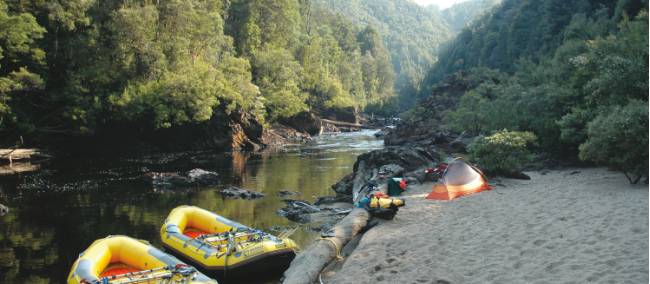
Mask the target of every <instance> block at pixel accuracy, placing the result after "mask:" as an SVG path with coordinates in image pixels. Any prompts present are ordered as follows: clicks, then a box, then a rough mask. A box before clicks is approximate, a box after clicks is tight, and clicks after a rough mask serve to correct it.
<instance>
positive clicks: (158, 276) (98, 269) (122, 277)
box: [68, 236, 218, 284]
mask: <svg viewBox="0 0 650 284" xmlns="http://www.w3.org/2000/svg"><path fill="white" fill-rule="evenodd" d="M170 280H173V281H170ZM81 283H83V284H127V283H139V284H141V283H148V284H154V283H156V284H158V283H188V284H218V283H217V281H215V280H212V279H210V278H208V277H207V276H205V275H203V274H201V273H200V272H198V271H197V270H196V269H194V268H193V267H191V266H188V265H187V264H185V263H183V262H181V261H180V260H178V259H177V258H175V257H173V256H171V255H169V254H166V253H164V252H162V251H161V250H159V249H157V248H155V247H153V246H151V245H150V244H149V243H148V242H146V241H142V240H136V239H133V238H130V237H126V236H108V237H106V238H104V239H100V240H96V241H95V242H93V243H92V244H91V245H90V247H88V249H86V250H85V251H84V252H82V253H81V254H80V255H79V258H78V259H77V261H75V263H74V265H73V266H72V270H71V271H70V274H69V275H68V284H81Z"/></svg>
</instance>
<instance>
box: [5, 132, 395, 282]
mask: <svg viewBox="0 0 650 284" xmlns="http://www.w3.org/2000/svg"><path fill="white" fill-rule="evenodd" d="M373 133H374V131H370V130H365V131H361V132H353V133H344V134H331V135H330V134H326V135H323V136H320V137H318V138H317V139H315V140H314V141H312V142H311V143H309V144H306V145H293V146H287V147H285V148H283V149H282V150H278V151H273V152H265V153H259V154H244V153H232V154H231V153H225V154H224V153H211V152H190V153H172V154H160V155H152V156H144V157H123V158H106V157H104V158H92V159H69V158H68V159H54V160H51V161H49V162H47V163H46V164H43V165H42V168H41V169H40V170H39V171H38V172H35V173H31V174H23V175H20V176H9V177H7V176H5V177H0V203H4V204H5V205H7V206H9V207H10V208H11V211H10V213H9V214H8V215H6V216H4V217H0V283H64V282H65V279H66V277H67V274H68V272H69V270H70V267H71V266H72V263H73V262H74V261H75V260H76V258H77V256H78V254H79V253H80V252H81V251H83V250H84V249H85V248H87V247H88V245H90V244H91V243H92V242H93V241H94V240H95V239H98V238H102V237H105V236H107V235H129V236H132V237H135V238H139V239H145V240H148V241H150V242H151V243H152V244H153V245H154V246H157V247H159V248H161V247H162V246H161V245H160V241H159V235H158V231H159V229H160V226H161V224H162V222H163V221H164V219H165V218H166V217H167V214H168V213H169V211H170V210H171V209H173V208H174V207H176V206H179V205H183V204H188V205H196V206H200V207H203V208H206V209H208V210H211V211H214V212H217V213H219V214H221V215H223V216H225V217H226V218H230V219H233V220H236V221H238V222H240V223H243V224H245V225H249V226H251V227H255V228H259V229H264V230H269V231H271V232H273V233H277V232H278V231H281V230H283V229H287V228H294V227H296V226H299V228H298V230H297V231H296V232H295V233H294V234H293V235H292V236H291V238H292V239H293V240H295V241H296V242H297V243H298V244H300V245H301V246H302V247H304V246H306V245H308V244H309V243H310V242H312V241H313V240H314V239H315V238H317V237H318V235H319V233H318V232H317V231H316V230H315V229H314V228H312V227H313V226H311V225H309V224H307V225H300V224H298V223H294V222H291V221H289V220H287V219H285V218H283V217H280V216H279V215H277V213H276V212H277V210H278V209H280V208H282V207H283V205H284V202H283V201H282V197H280V196H278V192H279V191H282V190H287V191H297V192H299V193H298V194H297V195H295V196H291V198H295V199H301V200H306V201H309V202H313V201H314V200H315V199H316V197H318V196H323V195H333V191H332V190H331V189H330V186H331V185H332V184H334V183H335V182H337V181H338V180H339V179H340V178H342V177H343V176H345V175H346V174H348V173H350V172H352V166H353V164H354V162H355V160H356V157H357V156H358V155H359V154H362V153H365V152H368V151H370V150H373V149H378V148H381V147H383V142H382V141H381V140H378V139H376V138H374V136H373V135H372V134H373ZM193 168H202V169H205V170H210V171H216V172H218V173H219V175H220V177H221V182H220V185H218V186H213V187H200V188H192V189H184V190H173V191H172V190H159V189H154V188H152V187H151V186H147V185H145V183H143V182H142V181H141V179H140V176H141V175H142V174H143V173H144V172H147V171H187V170H190V169H193ZM226 185H235V186H240V187H243V188H246V189H250V190H255V191H260V192H263V193H264V194H266V197H264V198H262V199H258V200H238V199H225V198H223V197H222V196H221V195H220V194H219V193H218V190H219V188H221V187H223V186H226Z"/></svg>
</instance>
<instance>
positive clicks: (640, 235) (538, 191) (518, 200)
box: [322, 168, 648, 283]
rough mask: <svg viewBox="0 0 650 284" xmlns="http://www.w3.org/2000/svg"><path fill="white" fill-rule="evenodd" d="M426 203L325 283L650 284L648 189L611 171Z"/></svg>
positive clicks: (547, 174) (503, 182) (414, 194)
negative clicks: (649, 273)
mask: <svg viewBox="0 0 650 284" xmlns="http://www.w3.org/2000/svg"><path fill="white" fill-rule="evenodd" d="M527 174H529V175H530V176H531V178H532V179H531V180H510V179H500V180H493V181H491V183H492V184H496V188H495V189H494V190H492V191H487V192H482V193H479V194H475V195H471V196H466V197H461V198H458V199H455V200H452V201H432V200H426V199H424V196H425V195H426V193H428V192H429V191H430V189H431V185H432V184H430V183H429V184H422V185H414V186H410V187H409V191H408V192H407V194H405V199H406V200H407V205H406V206H405V207H403V208H402V209H401V210H400V211H399V213H398V214H397V216H396V217H395V219H394V220H392V221H387V222H385V223H382V224H380V225H378V226H375V227H373V228H372V229H370V230H369V231H368V232H367V233H366V234H364V235H363V237H362V239H361V241H360V242H359V245H358V247H357V248H356V249H355V250H354V251H353V252H352V254H351V255H349V256H347V257H346V258H345V260H344V263H343V264H342V266H341V267H340V269H339V270H337V271H326V272H324V273H323V279H322V280H323V282H325V283H377V282H382V283H648V185H646V184H640V185H630V184H629V183H628V181H627V180H626V179H625V177H624V176H623V174H621V173H619V172H612V171H608V170H607V169H603V168H589V169H582V168H581V169H567V170H558V171H544V172H529V173H527Z"/></svg>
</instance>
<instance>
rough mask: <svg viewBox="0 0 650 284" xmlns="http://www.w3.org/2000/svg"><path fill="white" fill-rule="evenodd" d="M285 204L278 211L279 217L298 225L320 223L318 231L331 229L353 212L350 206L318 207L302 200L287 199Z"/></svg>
mask: <svg viewBox="0 0 650 284" xmlns="http://www.w3.org/2000/svg"><path fill="white" fill-rule="evenodd" d="M284 202H285V203H286V205H285V207H284V208H281V209H279V210H278V211H277V213H278V215H280V216H283V217H285V218H287V219H289V220H291V221H294V222H297V223H303V224H305V223H319V224H321V226H319V227H317V229H318V230H322V229H324V228H328V227H331V226H332V225H333V224H334V223H336V221H338V220H339V219H341V218H343V217H344V216H345V215H346V214H347V213H349V212H350V210H351V209H350V206H343V205H338V206H334V205H332V204H329V205H330V206H316V205H312V204H310V203H309V202H307V201H302V200H293V199H285V200H284Z"/></svg>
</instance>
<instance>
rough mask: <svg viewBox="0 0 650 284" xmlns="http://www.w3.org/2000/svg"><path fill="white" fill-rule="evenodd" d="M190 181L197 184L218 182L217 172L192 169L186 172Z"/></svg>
mask: <svg viewBox="0 0 650 284" xmlns="http://www.w3.org/2000/svg"><path fill="white" fill-rule="evenodd" d="M186 175H187V177H188V178H189V179H190V183H192V184H197V185H215V184H217V183H219V174H217V173H215V172H210V171H206V170H202V169H193V170H190V171H189V172H187V174H186Z"/></svg>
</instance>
